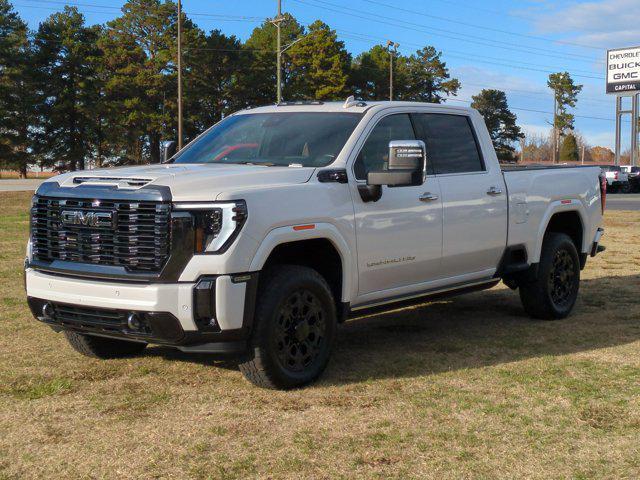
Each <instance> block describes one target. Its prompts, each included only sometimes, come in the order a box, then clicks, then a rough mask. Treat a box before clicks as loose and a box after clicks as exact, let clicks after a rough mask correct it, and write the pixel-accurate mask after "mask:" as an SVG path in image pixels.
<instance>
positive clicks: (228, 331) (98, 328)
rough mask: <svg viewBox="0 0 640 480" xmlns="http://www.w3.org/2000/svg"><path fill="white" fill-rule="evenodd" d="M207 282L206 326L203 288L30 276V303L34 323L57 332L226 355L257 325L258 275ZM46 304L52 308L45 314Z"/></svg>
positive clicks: (33, 273)
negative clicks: (208, 319)
mask: <svg viewBox="0 0 640 480" xmlns="http://www.w3.org/2000/svg"><path fill="white" fill-rule="evenodd" d="M206 281H207V284H209V285H210V286H209V290H208V291H207V292H206V294H207V295H208V296H209V298H210V299H211V301H210V302H208V304H209V308H208V311H207V314H208V315H210V316H211V318H212V321H211V322H206V324H203V322H202V318H201V317H202V314H201V312H202V308H203V307H202V303H203V302H202V300H201V299H202V292H200V295H199V296H196V294H195V290H196V286H198V285H202V283H203V282H198V283H171V284H165V283H163V284H139V283H115V282H105V281H95V280H88V279H80V278H72V277H60V276H56V275H51V274H47V273H43V272H39V271H36V270H34V269H31V268H27V270H26V289H27V297H28V299H29V306H30V308H31V311H32V313H33V315H34V317H35V318H36V319H38V320H40V321H42V322H44V323H47V324H48V325H50V326H51V327H53V328H54V329H56V330H73V331H79V332H83V333H90V334H95V335H101V336H107V337H113V338H126V339H129V340H137V341H145V342H147V343H158V344H164V345H172V346H176V347H178V348H182V349H184V350H189V349H190V347H192V346H199V347H200V348H199V350H197V351H227V350H228V349H229V348H228V347H230V346H231V344H233V343H240V344H242V345H246V339H247V338H248V337H249V334H250V331H251V325H252V322H253V303H254V302H255V287H256V285H257V274H246V275H242V276H230V275H220V276H215V277H209V278H207V279H206ZM205 298H206V297H205ZM198 299H200V301H197V300H198ZM47 304H49V305H50V306H49V307H48V309H47V310H46V312H45V311H44V308H45V305H47ZM45 313H47V314H45ZM132 314H135V316H136V318H137V320H138V321H139V322H141V324H142V327H141V328H140V329H134V328H130V325H129V323H128V321H129V317H130V315H132ZM220 344H226V346H224V347H221V345H220ZM203 345H209V347H208V348H206V349H205V348H202V346H203ZM236 346H237V347H239V346H240V345H236Z"/></svg>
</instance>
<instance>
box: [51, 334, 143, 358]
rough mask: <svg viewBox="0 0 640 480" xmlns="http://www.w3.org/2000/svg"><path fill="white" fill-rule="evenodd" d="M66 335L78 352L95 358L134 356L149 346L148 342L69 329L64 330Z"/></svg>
mask: <svg viewBox="0 0 640 480" xmlns="http://www.w3.org/2000/svg"><path fill="white" fill-rule="evenodd" d="M64 336H65V337H66V338H67V341H68V342H69V345H71V346H72V347H73V349H74V350H75V351H76V352H79V353H81V354H83V355H86V356H87V357H94V358H122V357H132V356H134V355H138V354H139V353H142V351H143V350H144V349H145V348H146V346H147V344H146V343H139V342H127V341H126V340H115V339H112V338H105V337H95V336H92V335H84V334H82V333H76V332H69V331H66V332H64Z"/></svg>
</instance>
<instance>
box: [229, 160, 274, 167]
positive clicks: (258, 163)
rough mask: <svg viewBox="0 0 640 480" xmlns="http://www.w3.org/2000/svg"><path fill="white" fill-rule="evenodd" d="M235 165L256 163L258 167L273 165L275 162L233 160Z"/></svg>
mask: <svg viewBox="0 0 640 480" xmlns="http://www.w3.org/2000/svg"><path fill="white" fill-rule="evenodd" d="M233 163H235V164H237V165H257V166H259V167H275V166H276V164H275V163H271V162H249V161H247V162H233Z"/></svg>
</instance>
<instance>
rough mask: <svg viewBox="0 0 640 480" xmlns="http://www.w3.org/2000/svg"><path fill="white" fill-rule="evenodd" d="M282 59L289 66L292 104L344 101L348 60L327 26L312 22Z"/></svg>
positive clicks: (345, 52)
mask: <svg viewBox="0 0 640 480" xmlns="http://www.w3.org/2000/svg"><path fill="white" fill-rule="evenodd" d="M285 55H287V56H288V57H289V59H290V62H291V63H290V65H291V66H290V68H291V72H292V74H291V76H290V78H291V79H290V82H289V83H290V85H289V86H288V91H289V94H290V95H291V97H290V98H291V99H292V100H295V99H315V100H339V99H344V97H345V94H346V91H347V80H348V78H349V65H350V62H351V57H350V55H349V53H347V51H346V49H345V46H344V42H341V41H338V37H337V35H336V32H335V30H331V29H330V28H329V26H328V25H327V24H325V23H323V22H321V21H320V20H316V21H315V22H313V23H312V24H311V25H309V27H308V30H307V31H306V33H304V36H303V37H301V39H300V41H298V42H297V43H296V44H295V45H293V46H292V47H291V49H290V50H289V51H288V53H286V54H285Z"/></svg>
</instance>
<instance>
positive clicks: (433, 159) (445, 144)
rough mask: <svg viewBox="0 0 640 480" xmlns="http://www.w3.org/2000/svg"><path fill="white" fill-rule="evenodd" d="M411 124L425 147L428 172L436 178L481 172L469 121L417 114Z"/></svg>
mask: <svg viewBox="0 0 640 480" xmlns="http://www.w3.org/2000/svg"><path fill="white" fill-rule="evenodd" d="M414 120H415V122H416V127H417V130H418V137H419V139H420V140H422V141H423V142H424V143H425V145H426V146H427V159H428V163H429V169H430V170H431V171H433V172H435V173H436V175H437V174H446V173H465V172H482V171H484V170H485V167H484V162H483V161H482V157H481V155H480V151H479V149H478V144H477V142H476V137H475V135H474V133H473V130H472V127H471V123H470V120H469V118H467V117H465V116H463V115H447V114H439V113H420V114H416V115H414Z"/></svg>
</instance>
